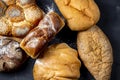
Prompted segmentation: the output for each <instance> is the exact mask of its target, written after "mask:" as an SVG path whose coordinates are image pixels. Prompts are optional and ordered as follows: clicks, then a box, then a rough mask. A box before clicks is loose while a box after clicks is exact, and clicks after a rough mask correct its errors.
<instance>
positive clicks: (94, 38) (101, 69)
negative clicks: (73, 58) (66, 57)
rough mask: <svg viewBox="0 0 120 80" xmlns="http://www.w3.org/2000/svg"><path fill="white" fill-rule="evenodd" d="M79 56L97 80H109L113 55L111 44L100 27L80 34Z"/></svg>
mask: <svg viewBox="0 0 120 80" xmlns="http://www.w3.org/2000/svg"><path fill="white" fill-rule="evenodd" d="M77 48H78V52H79V56H80V58H81V60H82V61H83V63H84V64H85V66H86V67H87V69H88V70H89V71H90V73H91V74H92V75H93V76H94V78H95V79H96V80H109V79H110V75H111V70H112V63H113V54H112V47H111V44H110V42H109V40H108V38H107V37H106V35H105V34H104V33H103V32H102V30H101V29H100V28H99V27H98V26H96V25H95V26H93V27H92V28H90V29H88V30H86V31H82V32H79V33H78V36H77Z"/></svg>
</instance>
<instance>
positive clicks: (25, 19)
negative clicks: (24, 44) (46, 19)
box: [0, 0, 43, 37]
mask: <svg viewBox="0 0 120 80" xmlns="http://www.w3.org/2000/svg"><path fill="white" fill-rule="evenodd" d="M28 5H29V6H28ZM3 18H4V19H5V21H4V20H3ZM42 18H43V11H42V10H41V9H40V8H39V7H38V6H37V5H36V3H35V0H2V1H1V0H0V21H1V22H0V35H6V36H14V37H24V36H26V34H27V33H28V32H29V31H30V30H31V29H33V28H34V27H36V26H37V25H38V23H39V21H40V20H41V19H42ZM2 20H3V21H2ZM24 29H25V30H24ZM23 30H24V32H23V33H21V32H22V31H23ZM19 32H20V33H19Z"/></svg>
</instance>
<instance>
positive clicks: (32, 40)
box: [20, 12, 64, 58]
mask: <svg viewBox="0 0 120 80" xmlns="http://www.w3.org/2000/svg"><path fill="white" fill-rule="evenodd" d="M63 26H64V21H63V20H62V18H61V17H60V16H59V15H58V14H57V13H55V12H49V13H47V14H46V15H45V16H44V18H43V19H42V20H41V21H40V23H39V24H38V26H37V27H35V28H34V29H32V30H31V31H30V33H29V34H28V35H27V36H26V37H25V38H24V39H23V40H22V42H21V43H20V46H21V48H22V49H23V50H25V52H26V53H27V54H28V55H29V56H30V57H32V58H37V57H38V56H39V54H40V53H41V52H42V51H43V49H44V48H45V47H46V45H47V44H48V42H49V41H50V40H51V39H52V38H53V37H54V36H55V35H56V34H57V33H58V32H59V31H60V30H61V29H62V28H63Z"/></svg>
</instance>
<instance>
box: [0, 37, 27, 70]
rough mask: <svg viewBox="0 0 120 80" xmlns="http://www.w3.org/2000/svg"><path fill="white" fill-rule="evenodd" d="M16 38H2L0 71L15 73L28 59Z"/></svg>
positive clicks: (0, 38) (0, 41) (0, 44)
mask: <svg viewBox="0 0 120 80" xmlns="http://www.w3.org/2000/svg"><path fill="white" fill-rule="evenodd" d="M14 39H15V40H18V41H19V39H16V38H11V37H4V36H0V71H5V72H7V71H13V70H16V69H17V68H18V67H20V66H21V65H22V64H23V63H24V62H25V61H26V60H27V58H28V56H27V54H26V53H25V52H24V51H23V50H22V49H21V48H20V45H19V43H18V42H17V41H15V40H14Z"/></svg>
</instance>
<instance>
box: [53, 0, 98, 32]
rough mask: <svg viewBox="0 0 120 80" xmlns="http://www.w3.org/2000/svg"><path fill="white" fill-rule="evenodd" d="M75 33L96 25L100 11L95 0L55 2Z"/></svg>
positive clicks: (63, 0)
mask: <svg viewBox="0 0 120 80" xmlns="http://www.w3.org/2000/svg"><path fill="white" fill-rule="evenodd" d="M54 1H55V3H56V4H57V6H58V8H59V10H60V11H61V13H62V14H63V16H64V17H65V19H66V20H67V24H68V26H69V28H70V29H71V30H73V31H80V30H86V29H88V28H90V27H91V26H92V25H94V24H96V23H97V22H98V20H99V18H100V11H99V8H98V6H97V5H96V3H95V2H94V0H54Z"/></svg>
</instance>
